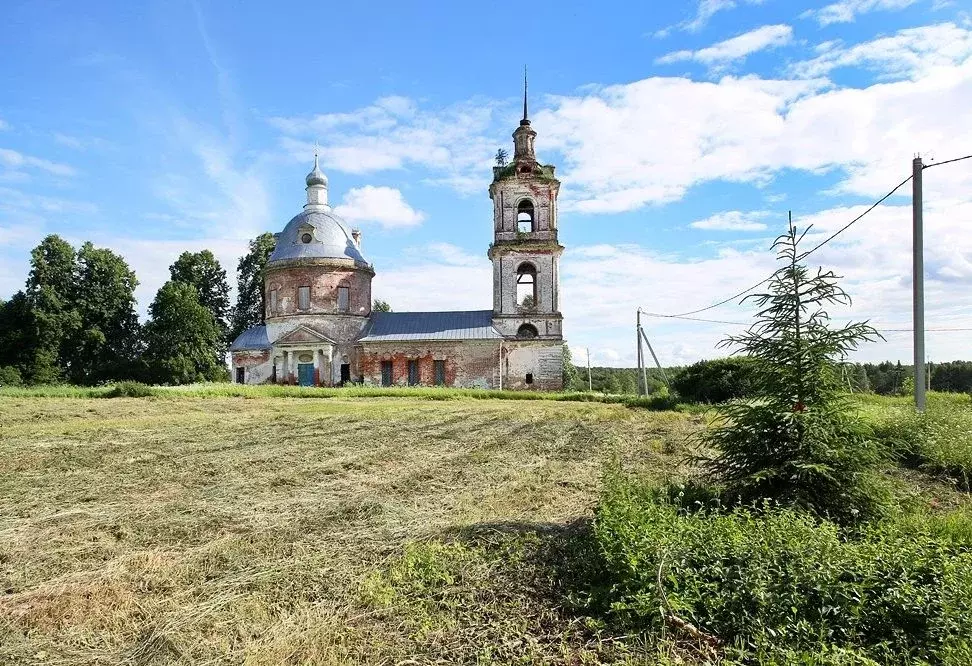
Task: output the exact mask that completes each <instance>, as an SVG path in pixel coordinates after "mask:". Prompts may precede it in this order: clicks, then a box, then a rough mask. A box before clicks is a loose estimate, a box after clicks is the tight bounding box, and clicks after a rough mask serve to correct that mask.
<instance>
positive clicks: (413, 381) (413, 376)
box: [408, 359, 419, 386]
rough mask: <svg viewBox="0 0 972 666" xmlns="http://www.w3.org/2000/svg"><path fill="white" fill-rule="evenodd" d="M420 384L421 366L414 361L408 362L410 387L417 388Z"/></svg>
mask: <svg viewBox="0 0 972 666" xmlns="http://www.w3.org/2000/svg"><path fill="white" fill-rule="evenodd" d="M418 383H419V365H418V361H417V360H415V359H412V360H410V361H409V362H408V385H409V386H416V385H417V384H418Z"/></svg>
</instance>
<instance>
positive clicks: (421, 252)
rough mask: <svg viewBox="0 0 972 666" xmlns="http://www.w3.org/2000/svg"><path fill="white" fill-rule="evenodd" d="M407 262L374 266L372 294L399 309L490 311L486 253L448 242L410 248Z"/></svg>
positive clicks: (490, 273) (490, 281)
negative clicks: (375, 271)
mask: <svg viewBox="0 0 972 666" xmlns="http://www.w3.org/2000/svg"><path fill="white" fill-rule="evenodd" d="M404 255H405V257H406V258H407V261H406V262H402V263H401V264H398V265H394V266H391V267H389V268H385V269H382V267H381V266H380V265H378V266H376V270H377V275H375V279H374V286H373V289H372V293H373V294H374V296H375V298H380V299H382V300H385V301H388V303H389V304H391V306H392V308H394V309H395V310H397V311H399V312H406V311H420V312H428V311H436V310H489V309H490V308H492V304H493V291H492V288H493V269H492V265H491V264H490V262H489V260H488V259H487V258H486V256H485V254H477V255H472V254H469V253H468V252H465V251H464V250H462V249H461V248H458V247H456V246H454V245H450V244H447V243H433V244H430V245H425V246H422V247H417V248H411V249H410V250H408V251H406V252H405V253H404Z"/></svg>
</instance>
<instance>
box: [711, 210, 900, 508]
mask: <svg viewBox="0 0 972 666" xmlns="http://www.w3.org/2000/svg"><path fill="white" fill-rule="evenodd" d="M805 233H806V232H804V234H805ZM802 238H803V236H799V237H798V236H797V231H796V229H795V228H794V227H793V226H790V229H789V232H788V233H787V234H784V235H782V236H780V237H779V238H777V239H776V242H775V243H774V244H773V247H774V249H776V250H777V251H778V256H779V258H780V259H781V260H783V261H784V262H785V265H784V266H783V267H782V268H780V269H779V270H777V271H776V272H775V273H774V274H773V275H772V276H771V277H770V279H769V281H768V292H767V293H762V294H753V295H751V296H749V297H747V299H749V298H751V299H752V300H753V301H754V302H755V303H756V305H757V306H758V307H759V309H760V310H759V312H758V314H757V315H756V323H754V324H753V325H752V326H751V327H750V328H749V330H747V331H746V332H745V333H743V334H741V335H737V336H730V337H729V338H727V339H726V340H725V341H723V343H722V344H723V345H724V346H727V347H731V348H733V349H735V350H739V351H742V352H744V353H745V354H747V355H748V356H749V357H750V358H751V359H752V363H753V365H752V370H751V379H752V382H753V398H752V399H751V400H749V401H739V402H733V403H726V404H724V405H722V406H720V407H718V408H717V410H718V412H719V413H720V415H721V417H722V418H721V419H720V420H718V421H716V423H715V426H714V427H712V428H710V429H709V430H707V431H706V432H705V433H704V434H703V436H702V441H703V443H705V444H706V445H708V446H709V447H712V448H715V449H717V450H718V451H719V453H718V455H717V457H716V458H714V459H712V460H709V461H707V467H708V471H709V473H710V475H711V476H712V477H713V478H715V479H717V480H718V481H719V482H720V483H724V484H725V485H726V490H727V493H728V495H727V496H728V497H730V498H734V497H737V498H739V500H740V501H742V502H743V503H750V502H756V501H759V500H761V499H764V498H768V499H772V500H773V501H776V502H780V503H783V504H787V505H792V506H797V507H801V508H803V509H806V510H809V511H812V512H815V513H817V514H818V515H821V516H831V517H834V518H839V519H841V520H844V521H850V520H857V519H860V518H864V517H868V516H873V515H876V514H879V513H880V512H881V510H882V508H883V505H884V503H885V502H886V500H887V498H888V496H889V493H888V492H887V491H886V490H885V489H884V488H883V487H882V484H881V483H880V481H879V477H878V476H877V474H876V469H877V466H878V463H879V462H880V460H881V456H880V452H881V449H880V447H879V446H878V445H877V443H876V442H874V441H873V439H872V435H871V432H870V429H869V427H868V425H867V423H866V422H864V421H863V419H861V418H860V416H859V414H858V412H857V410H856V408H855V405H854V403H852V402H851V400H850V399H849V397H848V395H847V394H846V392H845V389H844V385H843V381H842V372H841V369H840V366H839V362H840V360H841V359H842V358H844V357H845V356H846V355H847V354H848V353H849V352H851V351H852V350H854V349H856V348H857V346H858V345H859V344H860V343H861V342H863V341H867V340H873V339H874V338H876V337H878V333H877V331H875V330H874V329H873V328H872V327H870V326H868V325H867V324H863V323H851V324H847V325H846V326H843V327H841V328H833V327H831V325H830V317H829V315H828V314H827V311H826V310H825V309H824V308H825V307H827V306H829V305H846V304H849V303H850V297H849V296H848V295H847V294H846V293H845V292H844V291H843V289H841V288H840V287H839V286H837V276H836V275H834V274H833V273H832V272H829V271H828V272H823V271H822V270H818V271H817V273H816V274H815V275H814V274H811V273H810V272H809V271H808V270H807V267H806V266H804V265H802V264H800V263H799V261H800V260H801V259H802V258H803V257H804V256H805V255H804V254H803V253H802V252H801V250H800V249H799V243H800V240H801V239H802Z"/></svg>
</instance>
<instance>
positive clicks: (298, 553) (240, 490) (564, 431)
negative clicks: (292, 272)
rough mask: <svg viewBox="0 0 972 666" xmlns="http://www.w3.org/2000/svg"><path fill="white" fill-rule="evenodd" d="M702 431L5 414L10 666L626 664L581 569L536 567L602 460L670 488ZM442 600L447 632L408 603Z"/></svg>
mask: <svg viewBox="0 0 972 666" xmlns="http://www.w3.org/2000/svg"><path fill="white" fill-rule="evenodd" d="M701 425H702V417H700V416H694V415H689V414H679V413H675V412H650V411H646V410H642V409H631V408H629V407H626V406H623V405H610V404H598V403H574V402H552V401H530V402H524V401H503V400H454V401H429V400H426V399H412V398H395V399H389V398H357V399H347V398H341V397H334V398H332V399H329V400H302V399H297V398H270V397H255V398H248V399H246V398H240V397H208V398H200V397H180V396H177V395H167V396H165V397H164V398H159V397H153V398H138V399H133V398H118V399H113V400H96V399H84V398H81V399H79V398H72V399H66V398H53V397H48V398H31V397H25V396H15V395H6V396H2V397H0V574H2V576H0V577H2V580H0V585H2V589H0V663H3V664H19V663H38V664H107V663H130V664H168V663H185V664H190V663H191V664H204V663H206V664H221V663H226V664H238V663H246V664H305V663H316V664H331V663H405V664H409V663H432V662H434V661H435V660H440V662H450V663H455V662H475V661H480V662H490V661H497V662H512V661H516V660H520V661H521V662H526V663H530V662H540V661H547V662H563V663H597V661H595V660H597V659H601V658H606V657H605V655H608V653H609V652H611V650H613V649H614V648H612V647H611V645H610V644H609V642H608V643H605V642H601V641H600V638H599V636H598V633H597V628H596V627H590V626H587V625H585V624H584V622H582V621H580V620H578V619H577V618H572V617H571V615H570V612H569V608H568V607H569V603H567V601H565V599H564V598H563V597H562V596H558V595H561V593H565V590H564V589H563V584H562V582H561V579H560V578H558V576H561V577H562V578H563V579H564V580H566V579H567V578H569V572H567V571H559V570H557V568H556V567H553V568H551V567H549V566H547V565H546V563H541V564H536V560H537V558H546V557H555V556H557V554H558V553H561V551H562V549H561V548H560V545H559V544H562V543H563V540H562V539H560V538H559V537H556V538H552V539H551V538H548V537H547V536H545V535H551V534H553V535H562V534H567V533H569V532H570V530H572V529H575V528H576V525H577V524H578V521H583V520H584V519H585V518H589V517H590V516H591V515H592V510H593V507H594V506H595V504H596V501H597V495H598V492H599V484H600V479H601V475H602V473H603V471H604V468H605V464H606V463H607V462H608V461H617V462H619V463H620V464H621V466H622V467H623V468H624V469H626V470H630V471H637V472H639V473H640V474H643V475H646V476H648V477H650V478H657V479H658V480H659V481H662V480H664V479H666V478H670V477H677V476H679V475H680V474H681V473H682V471H683V470H682V468H681V464H682V463H681V461H682V459H683V458H684V455H685V453H686V451H687V447H688V446H689V441H688V440H689V438H690V436H691V434H692V433H693V432H695V431H696V430H697V429H698V428H699V427H701ZM443 543H444V544H450V543H452V544H455V545H453V546H449V545H445V546H441V547H442V548H445V549H446V550H445V551H442V553H444V557H445V561H446V562H448V563H449V564H448V566H446V568H445V569H444V570H440V569H442V565H441V561H442V559H443V558H442V557H439V558H438V559H436V558H432V559H431V560H430V559H429V557H428V556H427V555H428V552H432V553H435V552H438V551H437V550H436V549H438V548H440V546H439V545H437V544H443ZM423 544H427V546H426V545H423ZM423 549H424V550H423ZM428 549H431V550H428ZM497 549H499V550H497ZM486 550H489V555H488V556H483V555H482V554H483V553H484V552H485V551H486ZM498 552H499V553H500V554H501V555H502V554H503V553H505V555H502V556H501V557H497V556H496V554H497V553H498ZM504 562H506V563H509V565H510V567H514V568H515V571H514V570H513V569H508V570H507V569H504ZM531 562H533V563H534V564H531ZM430 579H431V580H434V582H435V585H436V588H435V589H436V590H440V591H441V590H445V592H441V595H443V596H442V598H439V599H438V600H437V601H436V604H435V609H434V612H433V610H428V609H426V610H427V612H426V611H423V610H422V608H418V607H417V606H416V605H415V603H414V601H415V599H420V598H422V594H421V592H422V590H425V589H427V581H428V580H430ZM403 581H404V582H403ZM403 590H404V591H403ZM413 593H414V594H413ZM437 594H440V592H437ZM422 603H424V604H426V605H427V604H428V600H425V601H423V602H422ZM473 606H474V607H473ZM575 620H576V621H575ZM615 656H617V655H615ZM629 658H630V657H629V656H625V655H624V654H622V655H620V656H618V661H622V660H626V659H629ZM409 660H412V661H409Z"/></svg>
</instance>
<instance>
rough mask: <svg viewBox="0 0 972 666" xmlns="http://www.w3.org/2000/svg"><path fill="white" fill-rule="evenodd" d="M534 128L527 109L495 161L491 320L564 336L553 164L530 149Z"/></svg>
mask: <svg viewBox="0 0 972 666" xmlns="http://www.w3.org/2000/svg"><path fill="white" fill-rule="evenodd" d="M536 137H537V133H536V132H535V131H534V130H533V127H531V126H530V116H529V114H528V111H527V81H526V74H525V73H524V76H523V119H522V120H520V125H519V127H517V128H516V130H515V131H514V132H513V161H512V162H511V163H509V164H505V165H499V166H494V167H493V182H492V184H491V185H490V186H489V198H490V199H492V200H493V243H492V245H490V247H489V258H490V260H492V262H493V325H494V326H495V328H496V329H497V330H498V331H499V332H500V333H502V334H503V335H504V336H505V337H508V338H519V339H533V338H539V339H541V340H544V339H545V340H562V339H563V316H562V315H561V314H560V255H561V253H562V252H563V251H564V248H563V246H561V245H560V243H559V242H558V241H557V194H558V193H559V191H560V181H559V180H557V179H556V178H555V177H554V167H553V166H552V165H548V164H540V163H539V162H538V161H537V156H536V153H535V152H534V140H535V139H536Z"/></svg>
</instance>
